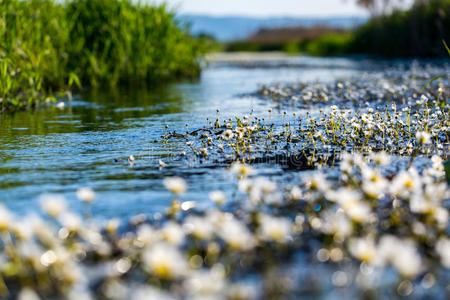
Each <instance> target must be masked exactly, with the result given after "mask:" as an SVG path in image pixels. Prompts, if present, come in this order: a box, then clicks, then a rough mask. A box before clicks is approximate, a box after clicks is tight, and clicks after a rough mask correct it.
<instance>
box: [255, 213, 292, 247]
mask: <svg viewBox="0 0 450 300" xmlns="http://www.w3.org/2000/svg"><path fill="white" fill-rule="evenodd" d="M259 220H260V231H259V234H260V236H261V239H262V240H264V241H275V242H278V243H284V242H286V241H287V240H288V238H289V237H290V234H291V222H290V221H289V220H288V219H286V218H282V217H272V216H269V215H261V216H260V219H259Z"/></svg>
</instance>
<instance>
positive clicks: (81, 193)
mask: <svg viewBox="0 0 450 300" xmlns="http://www.w3.org/2000/svg"><path fill="white" fill-rule="evenodd" d="M77 197H78V199H80V200H81V201H83V202H86V203H91V202H92V201H94V200H95V197H96V195H95V192H94V191H93V190H92V189H91V188H79V189H78V190H77Z"/></svg>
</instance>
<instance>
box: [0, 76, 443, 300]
mask: <svg viewBox="0 0 450 300" xmlns="http://www.w3.org/2000/svg"><path fill="white" fill-rule="evenodd" d="M401 76H404V75H401ZM427 79H428V78H427ZM424 81H425V80H424ZM373 82H374V85H375V86H378V82H377V81H373ZM420 84H422V83H420ZM441 84H442V80H441ZM342 85H343V86H339V83H333V84H332V85H331V86H333V91H334V92H332V91H330V88H329V89H328V90H327V91H326V92H324V93H325V94H326V95H328V98H329V100H328V101H325V102H327V103H330V104H331V103H333V106H325V105H323V106H321V107H320V109H318V110H317V111H315V112H314V113H308V114H306V113H305V114H304V115H301V116H300V115H294V114H292V113H288V112H286V113H282V114H281V116H280V117H279V118H278V117H277V118H275V116H273V115H272V112H269V115H268V117H266V118H259V117H258V116H254V115H253V114H249V115H248V116H244V117H236V118H234V119H227V120H223V119H221V117H220V112H218V113H217V117H216V118H215V119H214V121H212V122H209V121H208V122H207V124H206V126H205V127H204V128H190V127H189V125H187V126H186V128H181V129H177V130H174V129H172V128H166V130H165V132H164V135H163V137H162V141H161V142H162V143H164V144H166V145H167V146H170V147H173V146H174V145H181V146H182V147H183V145H184V148H182V149H180V150H179V153H177V154H175V156H176V159H179V160H186V161H187V162H189V161H199V162H201V163H203V164H209V165H210V166H211V167H216V168H221V167H226V168H227V172H230V173H231V174H233V176H232V181H231V182H230V185H229V190H228V191H226V193H224V192H225V191H213V192H211V193H210V194H209V198H210V200H211V205H210V206H209V207H210V208H207V209H199V208H197V206H196V199H185V197H184V196H183V194H184V193H185V192H186V190H187V189H188V186H187V184H186V182H185V181H184V179H182V178H180V177H168V178H166V179H165V180H164V185H165V187H166V188H167V189H168V190H169V191H170V192H171V193H172V194H173V200H172V204H171V205H170V207H168V208H167V211H166V212H165V213H164V214H156V215H153V216H151V217H149V216H146V215H139V216H136V217H135V218H133V219H131V220H130V221H129V222H124V221H123V220H118V219H113V220H109V221H107V222H105V223H104V224H99V222H98V221H95V220H92V219H91V218H90V217H89V215H90V213H89V203H91V202H92V201H94V200H95V192H94V191H92V190H90V189H81V190H79V191H78V198H79V199H80V200H81V201H83V202H85V204H86V209H85V212H84V214H83V215H78V214H76V213H73V212H71V211H69V210H68V209H67V205H66V203H65V201H64V199H62V198H60V197H58V196H43V197H42V198H41V203H42V209H43V212H45V213H46V214H47V217H44V218H43V217H39V216H37V215H28V216H25V217H18V216H16V215H14V214H13V213H12V212H10V211H8V210H7V209H6V208H5V207H0V232H1V234H0V238H1V247H2V250H3V251H2V253H1V255H0V295H1V297H2V298H11V299H13V298H16V297H19V299H94V298H96V299H97V298H98V299H139V300H140V299H283V298H289V299H290V298H293V299H296V298H301V297H306V298H369V299H371V298H396V297H402V296H409V297H412V298H428V297H430V298H433V299H448V297H449V282H450V238H449V232H450V226H449V223H448V220H449V209H450V203H449V199H450V189H449V186H448V184H447V182H446V173H445V167H444V161H445V160H447V159H448V154H449V125H450V124H449V122H450V118H449V103H448V90H446V86H447V85H443V86H440V87H439V86H437V85H436V82H435V83H434V84H432V85H431V86H432V88H430V87H427V90H426V91H424V92H423V93H419V91H416V90H411V89H410V87H408V86H407V85H405V86H406V88H404V89H403V88H398V87H397V86H396V87H395V88H393V90H394V91H395V92H394V93H398V95H397V96H396V97H395V99H394V98H392V99H391V98H386V97H387V96H386V94H380V95H379V96H376V97H375V98H381V99H383V101H384V102H382V103H380V105H378V101H376V102H370V101H368V102H369V103H365V102H367V101H365V102H364V104H363V105H358V106H357V107H356V108H351V107H350V108H348V107H345V105H347V104H348V103H347V102H346V101H347V100H344V99H347V96H345V97H344V96H343V97H342V99H341V100H339V99H338V96H337V95H335V94H333V93H337V92H338V91H339V90H341V91H342V90H344V89H345V90H351V89H350V88H349V87H347V84H346V83H342ZM361 88H362V89H367V87H366V86H363V87H361ZM433 88H434V89H435V91H433ZM305 89H308V87H305V88H302V89H298V90H296V89H292V93H291V94H296V93H300V94H302V95H303V94H304V93H305V92H304V90H305ZM313 89H314V88H313ZM374 89H375V91H374V93H375V94H377V93H378V92H377V89H378V88H374ZM383 89H384V88H383ZM267 90H270V88H266V89H265V90H262V93H263V94H264V93H265V92H264V91H267ZM276 93H278V94H279V92H277V91H270V92H268V94H267V95H272V96H271V97H272V98H273V99H275V98H277V97H275V96H273V94H276ZM283 93H286V95H285V96H286V97H287V98H289V97H291V98H292V96H291V94H289V93H288V92H286V91H284V92H283ZM360 93H362V92H360V91H359V90H358V89H357V88H355V95H360ZM389 93H390V92H389ZM312 94H313V95H315V93H314V92H312ZM345 94H346V92H345V93H343V95H345ZM302 95H300V96H298V97H300V98H299V99H302V97H303V96H302ZM285 96H283V97H280V99H281V98H286V97H285ZM360 96H361V97H362V98H363V99H366V96H363V95H362V94H361V95H360ZM360 96H357V97H356V98H358V97H360ZM314 97H315V96H312V98H314ZM349 97H350V96H349ZM312 98H311V99H312ZM356 98H355V101H350V102H351V103H356V102H357V101H356ZM277 99H278V98H277ZM311 99H310V100H307V99H306V100H298V101H306V102H309V101H313V100H311ZM402 99H403V100H402ZM322 100H323V99H322ZM322 100H320V101H322ZM366 100H368V99H366ZM313 102H314V101H313ZM322 102H323V101H322ZM295 103H296V101H295ZM339 103H342V104H343V105H340V104H339ZM338 104H339V106H338ZM282 105H283V107H284V108H286V110H288V108H289V106H288V105H292V104H282ZM272 119H273V120H272ZM136 160H137V159H136V158H134V157H130V158H129V159H128V161H129V163H130V164H131V165H133V164H135V161H136ZM168 163H169V162H167V161H166V162H164V161H163V160H161V161H160V167H161V168H165V167H167V166H166V164H168ZM259 163H265V164H268V165H269V166H273V165H277V166H282V167H283V168H284V169H285V171H286V174H288V175H287V176H286V177H283V180H277V179H273V178H268V177H265V176H260V174H258V167H257V165H258V164H259ZM304 170H308V171H307V172H303V171H304ZM206 184H207V183H206ZM230 191H231V192H230Z"/></svg>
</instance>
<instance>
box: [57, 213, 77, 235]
mask: <svg viewBox="0 0 450 300" xmlns="http://www.w3.org/2000/svg"><path fill="white" fill-rule="evenodd" d="M58 220H59V221H60V222H61V224H62V225H63V226H64V227H66V228H67V229H68V230H69V231H71V232H76V231H79V230H80V228H81V224H82V221H81V218H80V216H78V215H76V214H73V213H69V212H65V213H63V214H61V215H60V216H59V219H58Z"/></svg>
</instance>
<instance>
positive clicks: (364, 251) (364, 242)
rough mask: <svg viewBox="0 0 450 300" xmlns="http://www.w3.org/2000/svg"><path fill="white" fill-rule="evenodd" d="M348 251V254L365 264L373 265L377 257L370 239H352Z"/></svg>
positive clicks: (374, 246)
mask: <svg viewBox="0 0 450 300" xmlns="http://www.w3.org/2000/svg"><path fill="white" fill-rule="evenodd" d="M348 249H349V251H350V253H351V254H352V255H353V256H354V257H356V258H357V259H359V260H360V261H363V262H366V263H373V262H374V261H375V258H376V255H377V248H376V245H375V242H374V240H373V239H372V238H369V237H365V238H352V239H351V240H350V242H349V246H348Z"/></svg>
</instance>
